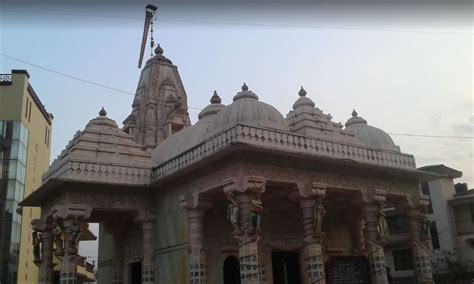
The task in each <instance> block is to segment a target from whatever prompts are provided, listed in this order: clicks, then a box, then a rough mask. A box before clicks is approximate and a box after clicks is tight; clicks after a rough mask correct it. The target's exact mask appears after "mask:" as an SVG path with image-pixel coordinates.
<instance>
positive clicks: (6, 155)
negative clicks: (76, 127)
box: [0, 70, 53, 284]
mask: <svg viewBox="0 0 474 284" xmlns="http://www.w3.org/2000/svg"><path fill="white" fill-rule="evenodd" d="M29 77H30V76H29V74H28V72H27V71H26V70H12V72H11V74H2V75H0V162H1V167H2V171H1V174H2V175H1V176H0V189H1V190H0V192H1V194H2V195H1V198H0V210H1V212H2V214H1V216H0V218H1V221H0V224H1V226H2V227H1V232H2V234H1V236H0V243H1V251H0V268H1V270H0V281H1V283H2V284H3V283H29V282H28V281H30V280H29V279H35V278H36V277H37V275H38V268H37V267H36V266H35V265H34V263H33V257H34V256H33V250H32V248H31V242H32V239H31V238H32V233H33V230H32V229H31V225H30V223H31V220H33V219H35V218H38V217H39V216H40V211H39V208H32V207H24V208H22V207H19V206H18V204H19V203H20V202H21V201H22V200H23V197H24V196H26V195H28V194H30V193H31V192H32V191H33V190H34V189H36V188H38V187H39V186H40V185H41V176H42V174H43V173H44V172H46V171H47V169H48V167H49V157H50V146H51V129H52V120H53V116H52V115H51V114H50V113H48V112H47V111H46V109H45V108H44V106H43V104H42V103H41V101H40V100H39V97H38V96H37V95H36V93H35V91H34V90H33V87H32V86H31V85H30V83H29ZM28 277H30V278H28Z"/></svg>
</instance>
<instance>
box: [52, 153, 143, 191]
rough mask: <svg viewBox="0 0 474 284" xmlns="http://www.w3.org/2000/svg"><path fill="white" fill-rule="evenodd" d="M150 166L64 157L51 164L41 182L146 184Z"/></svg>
mask: <svg viewBox="0 0 474 284" xmlns="http://www.w3.org/2000/svg"><path fill="white" fill-rule="evenodd" d="M151 175H152V168H151V167H148V168H147V167H137V166H130V165H119V164H111V163H110V162H108V163H107V162H104V163H99V162H91V161H81V160H76V159H66V160H64V161H61V162H60V163H56V164H55V165H53V166H52V167H51V168H50V169H49V170H48V172H46V173H45V174H44V175H43V182H45V181H46V180H49V179H52V178H65V179H66V178H67V179H77V180H81V181H83V180H89V181H97V182H108V183H120V184H133V185H139V184H148V183H149V182H150V181H151Z"/></svg>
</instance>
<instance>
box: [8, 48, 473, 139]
mask: <svg viewBox="0 0 474 284" xmlns="http://www.w3.org/2000/svg"><path fill="white" fill-rule="evenodd" d="M0 56H3V57H6V58H9V59H11V60H15V61H18V62H21V63H24V64H27V65H30V66H33V67H36V68H38V69H41V70H44V71H47V72H51V73H54V74H56V75H61V76H64V77H67V78H69V79H73V80H77V81H79V82H82V83H86V84H90V85H94V86H97V87H101V88H105V89H108V90H112V91H116V92H120V93H123V94H127V95H132V96H135V94H134V93H132V92H129V91H124V90H121V89H118V88H114V87H110V86H107V85H105V84H102V83H97V82H93V81H90V80H86V79H82V78H79V77H77V76H73V75H69V74H66V73H63V72H60V71H56V70H53V69H50V68H47V67H43V66H40V65H38V64H34V63H31V62H28V61H25V60H22V59H19V58H16V57H13V56H10V55H6V54H3V53H0ZM188 108H190V109H194V110H199V111H201V110H202V108H199V107H194V106H189V105H188ZM388 134H390V135H394V136H406V137H421V138H452V139H473V138H474V136H452V135H427V134H409V133H388Z"/></svg>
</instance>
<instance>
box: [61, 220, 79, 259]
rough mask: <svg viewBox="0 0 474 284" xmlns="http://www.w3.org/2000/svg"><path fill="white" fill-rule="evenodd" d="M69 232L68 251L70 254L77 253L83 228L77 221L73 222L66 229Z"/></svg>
mask: <svg viewBox="0 0 474 284" xmlns="http://www.w3.org/2000/svg"><path fill="white" fill-rule="evenodd" d="M64 231H65V233H66V234H67V241H68V245H69V247H68V252H69V253H70V254H76V253H77V249H78V244H79V238H80V237H81V229H80V228H79V226H78V225H77V223H76V222H72V223H71V224H70V225H69V226H67V227H66V228H65V229H64Z"/></svg>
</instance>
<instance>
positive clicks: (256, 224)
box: [250, 190, 263, 230]
mask: <svg viewBox="0 0 474 284" xmlns="http://www.w3.org/2000/svg"><path fill="white" fill-rule="evenodd" d="M252 195H253V198H252V203H251V207H250V229H251V230H259V229H260V215H261V214H262V212H263V205H262V201H261V199H260V195H261V192H260V191H259V190H253V191H252Z"/></svg>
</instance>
